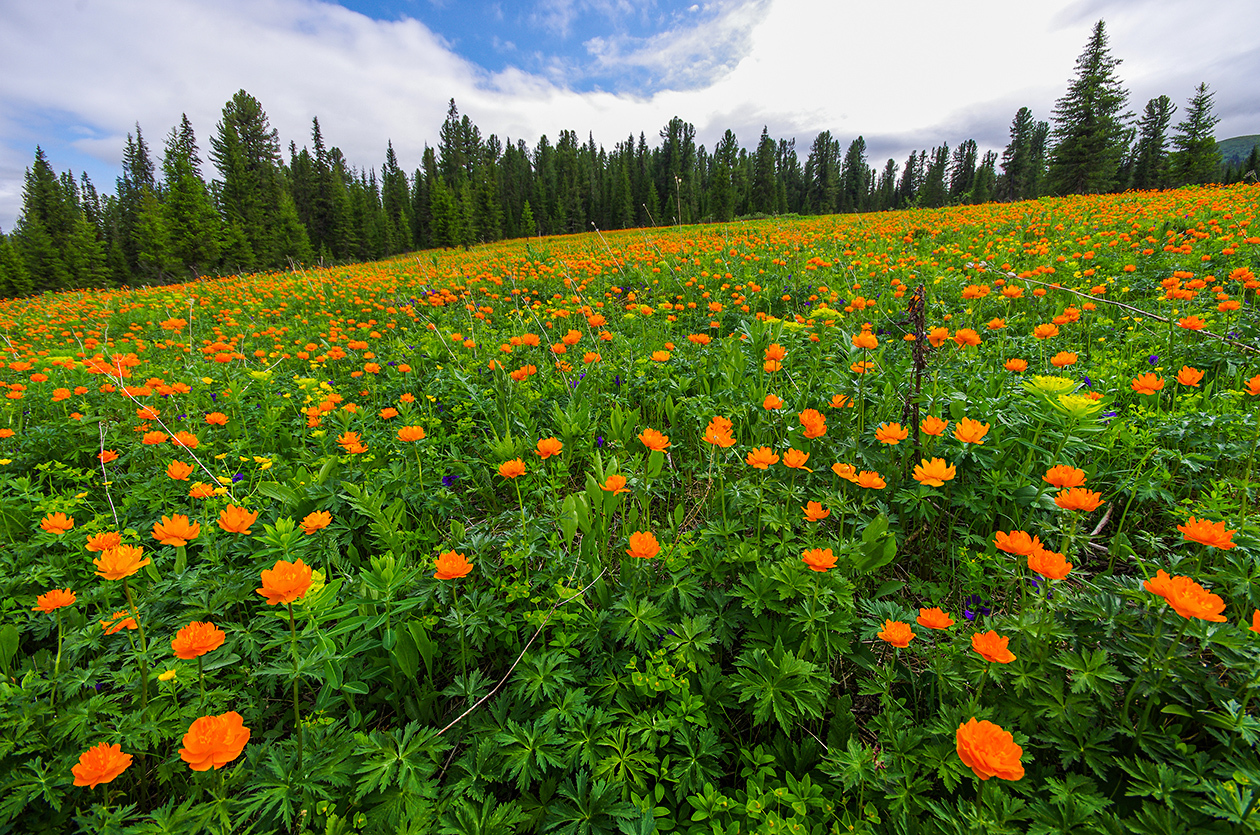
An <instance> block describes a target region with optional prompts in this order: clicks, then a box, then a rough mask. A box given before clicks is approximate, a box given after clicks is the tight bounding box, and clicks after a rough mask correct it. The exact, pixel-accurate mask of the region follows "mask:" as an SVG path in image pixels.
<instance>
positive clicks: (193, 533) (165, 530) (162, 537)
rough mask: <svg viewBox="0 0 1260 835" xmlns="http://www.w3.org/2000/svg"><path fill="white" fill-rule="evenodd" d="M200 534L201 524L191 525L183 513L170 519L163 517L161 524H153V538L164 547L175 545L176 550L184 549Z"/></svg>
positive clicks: (194, 523)
mask: <svg viewBox="0 0 1260 835" xmlns="http://www.w3.org/2000/svg"><path fill="white" fill-rule="evenodd" d="M200 534H201V523H200V522H193V523H192V524H189V522H188V517H187V516H184V515H183V514H181V513H177V514H175V515H174V516H172V517H170V518H169V519H168V518H167V517H166V516H163V517H162V521H161V522H154V523H153V538H154V539H156V540H157V541H158V542H160V543H162V544H163V545H174V546H175V547H176V548H182V547H183V546H185V545H187V544H188V542H189V541H190V540H193V539H196V538H197V537H198V536H199V535H200Z"/></svg>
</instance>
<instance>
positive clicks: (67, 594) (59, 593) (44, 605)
mask: <svg viewBox="0 0 1260 835" xmlns="http://www.w3.org/2000/svg"><path fill="white" fill-rule="evenodd" d="M74 601H75V596H74V592H72V591H70V589H53V590H52V591H46V592H44V593H43V594H41V595H40V596H39V597H37V598H35V605H34V606H33V607H31V611H32V612H43V613H44V614H46V615H47V614H51V613H52V612H54V611H56V610H57V609H60V608H61V607H63V606H73V605H74Z"/></svg>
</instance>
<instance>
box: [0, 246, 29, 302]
mask: <svg viewBox="0 0 1260 835" xmlns="http://www.w3.org/2000/svg"><path fill="white" fill-rule="evenodd" d="M33 289H34V286H33V285H32V283H31V276H30V273H28V272H27V271H26V264H25V263H24V262H23V260H22V256H21V254H20V253H19V252H18V250H17V247H16V246H15V245H14V244H13V243H12V242H11V241H10V240H9V236H7V235H5V234H4V233H3V232H0V298H5V299H8V298H13V297H16V296H27V295H30V293H31V291H32V290H33Z"/></svg>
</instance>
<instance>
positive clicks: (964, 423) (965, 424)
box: [954, 418, 989, 444]
mask: <svg viewBox="0 0 1260 835" xmlns="http://www.w3.org/2000/svg"><path fill="white" fill-rule="evenodd" d="M988 432H989V424H987V423H981V422H980V421H978V420H972V419H971V418H963V419H962V420H960V421H958V425H957V426H955V427H954V437H955V438H957V439H958V440H960V441H962V442H963V443H964V444H982V443H984V436H985V435H987V434H988Z"/></svg>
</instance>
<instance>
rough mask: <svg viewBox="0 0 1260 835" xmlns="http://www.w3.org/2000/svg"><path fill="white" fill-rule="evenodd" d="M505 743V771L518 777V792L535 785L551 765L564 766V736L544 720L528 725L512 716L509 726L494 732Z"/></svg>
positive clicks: (499, 741)
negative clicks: (522, 723)
mask: <svg viewBox="0 0 1260 835" xmlns="http://www.w3.org/2000/svg"><path fill="white" fill-rule="evenodd" d="M494 738H495V741H496V742H498V743H499V744H500V745H501V746H503V749H502V750H503V767H504V774H505V776H508V777H515V779H516V789H517V791H522V792H523V791H525V790H526V789H527V788H529V787H531V786H532V785H534V783H535V782H537V781H538V780H539V779H540V778H542V777H543V776H544V775H545V774H546V773H547V769H549V768H551V767H553V766H554V767H558V768H559V767H563V766H564V751H563V748H562V747H561V746H562V743H563V741H564V739H563V737H561V736H560V735H559V734H557V733H556V732H555V731H554V730H552V729H551V728H549V727H548V726H547V724H546V723H545V722H541V721H539V722H536V723H534V725H533V726H532V727H529V728H526V727H525V726H524V725H521V724H519V723H518V722H516V721H515V720H513V719H509V720H508V723H507V728H506V729H504V730H502V731H499V732H498V733H497V734H495V735H494Z"/></svg>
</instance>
